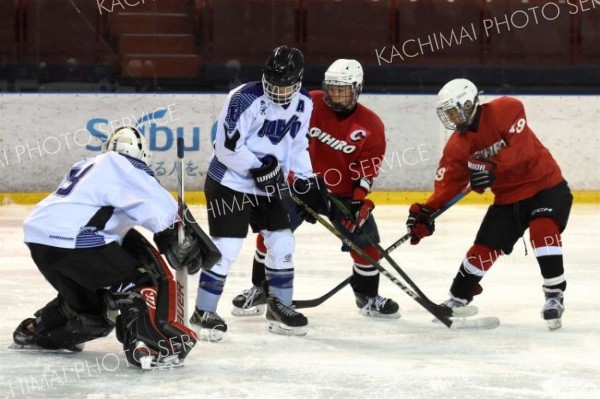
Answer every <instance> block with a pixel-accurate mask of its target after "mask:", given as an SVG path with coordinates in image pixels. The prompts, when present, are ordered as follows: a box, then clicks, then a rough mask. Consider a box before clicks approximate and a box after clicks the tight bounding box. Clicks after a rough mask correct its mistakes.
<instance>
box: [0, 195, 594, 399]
mask: <svg viewBox="0 0 600 399" xmlns="http://www.w3.org/2000/svg"><path fill="white" fill-rule="evenodd" d="M406 209H407V207H406V206H378V207H377V209H376V210H375V215H376V217H377V220H378V224H379V227H380V233H381V236H382V244H383V245H384V246H386V245H389V244H391V243H392V242H393V241H394V240H396V239H397V238H398V237H400V236H401V235H402V234H403V233H404V232H405V228H404V221H405V218H406ZM192 210H193V211H194V213H195V214H196V215H198V218H199V219H200V223H201V224H202V225H203V226H206V220H205V217H204V211H203V210H200V209H199V208H198V207H193V208H192ZM30 211H31V207H28V206H17V205H9V206H0V222H1V223H0V303H1V304H2V305H3V307H2V310H1V311H0V321H1V324H0V399H3V398H88V399H100V398H115V399H122V398H142V399H155V398H177V399H185V398H194V399H195V398H226V397H227V398H228V397H232V398H258V397H272V398H288V397H293V398H350V397H363V398H403V399H410V398H415V399H416V398H419V399H421V398H440V399H450V398H460V399H465V398H486V399H493V398H511V399H517V398H527V399H529V398H561V399H568V398H573V399H592V398H600V323H599V322H598V318H597V317H598V313H599V312H598V311H599V309H600V306H599V304H600V300H599V298H600V270H599V267H600V261H599V260H598V243H599V242H600V207H598V206H575V207H574V209H573V212H572V214H571V219H570V222H569V226H568V228H567V230H566V232H565V234H564V236H563V245H564V252H565V264H566V276H567V279H568V284H569V286H568V290H567V293H566V298H565V305H566V309H567V310H566V313H565V315H564V317H563V328H562V329H561V330H557V331H554V332H550V331H548V329H547V328H546V325H545V323H544V322H543V320H541V318H540V308H541V306H542V303H543V294H542V291H541V276H540V273H539V268H538V266H537V263H536V261H535V258H534V256H533V254H532V251H531V249H529V255H528V256H524V248H523V244H522V242H521V241H520V242H519V243H517V245H515V250H514V252H513V254H512V255H511V256H510V257H507V258H506V259H503V260H502V261H499V262H498V263H497V264H496V265H495V266H494V268H493V269H492V270H491V271H490V272H489V273H488V275H487V276H486V278H485V279H484V281H483V286H484V289H485V291H484V293H483V294H482V295H481V296H479V297H478V298H477V299H476V300H475V302H474V304H476V305H478V306H479V308H480V315H482V316H489V315H495V316H498V317H499V318H500V320H501V325H500V327H498V328H497V329H496V330H492V331H450V330H448V329H446V328H445V327H443V326H442V325H440V324H433V323H432V322H431V320H432V316H431V315H429V314H428V313H427V312H426V311H425V310H424V309H422V308H421V307H420V306H419V305H418V304H417V303H416V302H414V301H413V300H412V299H411V298H410V297H408V296H407V295H406V294H405V293H403V292H402V291H401V290H400V289H399V288H398V287H396V286H395V285H393V284H392V283H391V282H389V281H388V280H387V279H386V278H385V277H383V276H382V279H381V289H380V293H381V294H383V295H384V296H389V297H392V298H394V299H396V300H397V301H398V302H399V303H400V306H401V312H402V318H401V319H396V320H372V319H368V318H365V317H363V316H360V315H359V314H358V312H357V309H356V306H355V305H354V297H353V295H352V291H351V289H350V288H348V287H346V288H345V289H344V290H343V291H341V292H339V293H338V294H336V295H335V296H334V297H332V298H331V299H330V300H329V301H327V302H325V303H324V304H322V305H321V306H319V307H317V308H314V309H306V310H305V311H304V314H305V315H306V316H307V317H308V319H309V330H308V335H307V336H305V337H284V336H277V335H273V334H270V333H268V332H267V331H266V322H265V319H264V318H262V317H254V318H234V317H233V316H231V315H230V313H229V312H230V310H231V299H232V298H233V297H234V296H235V295H236V294H238V293H240V292H241V290H242V289H244V288H248V287H249V285H250V270H251V259H252V253H253V242H254V239H253V237H252V238H249V239H248V240H246V242H245V244H244V247H243V250H242V252H241V254H240V257H239V259H238V262H237V263H236V264H235V265H234V268H233V270H232V272H231V274H230V276H229V279H228V281H227V284H226V286H225V292H224V294H223V297H222V300H221V302H220V304H219V310H218V311H219V313H220V314H221V315H222V316H223V317H224V318H225V319H226V321H227V322H228V324H229V328H230V335H229V337H228V339H227V340H226V341H224V342H221V343H205V342H203V343H200V344H198V345H197V347H196V348H194V350H193V352H192V353H191V354H190V355H189V356H188V358H187V359H186V362H185V366H184V367H183V368H180V369H174V370H168V371H155V372H142V371H140V370H138V369H134V368H131V367H128V366H127V363H126V361H125V357H124V355H123V354H122V353H119V352H120V350H121V348H120V344H119V343H118V341H117V340H116V338H115V336H114V334H111V335H110V336H109V337H106V338H104V339H100V340H96V341H93V342H90V343H88V344H87V345H86V348H85V350H84V352H82V353H79V354H60V355H57V354H47V353H46V354H40V353H32V352H23V351H14V350H9V349H7V347H8V345H9V344H10V343H11V342H12V332H13V330H14V328H15V327H16V325H17V324H18V323H19V322H20V321H21V320H22V319H24V318H26V317H30V316H31V315H32V314H33V312H34V311H35V310H37V309H38V308H40V307H41V306H43V305H44V304H45V303H46V302H47V301H48V300H50V299H51V298H52V297H53V296H54V292H53V289H52V288H51V287H50V285H49V284H48V283H46V282H45V280H44V279H43V277H42V275H41V274H40V273H39V272H38V271H37V269H36V267H35V265H34V264H33V262H32V261H31V259H30V258H29V256H28V251H27V248H26V247H25V246H24V245H23V243H22V239H23V234H22V229H21V223H22V220H23V219H24V218H25V217H26V216H27V215H28V213H29V212H30ZM484 212H485V207H482V206H456V207H455V208H453V209H452V210H450V211H449V212H448V213H447V214H445V215H443V216H442V217H441V218H440V220H439V221H438V224H437V231H436V233H435V235H434V236H433V237H430V238H427V239H425V240H424V241H423V242H422V243H421V244H420V245H418V246H416V247H411V246H410V245H408V244H405V245H403V246H401V247H400V248H398V249H396V250H395V251H394V252H393V257H394V258H395V259H396V261H397V262H398V263H399V264H400V265H401V267H403V269H404V270H405V271H406V272H407V273H408V274H409V276H411V277H412V278H413V280H414V281H415V282H416V283H417V284H418V285H419V286H420V288H421V289H422V290H423V291H424V292H425V293H427V294H428V295H429V297H430V298H431V299H433V300H434V301H436V302H440V301H442V300H444V299H446V293H447V290H448V287H449V285H450V283H451V281H452V278H453V277H454V274H455V273H456V270H457V268H458V265H459V263H460V261H461V259H462V257H463V256H464V253H465V251H466V250H467V249H468V248H469V246H470V245H471V243H472V241H473V238H474V235H475V232H476V230H477V228H478V226H479V222H480V220H481V218H482V216H483V214H484ZM339 247H340V245H339V243H338V242H337V241H336V239H335V237H333V236H332V235H331V234H330V233H329V232H328V231H327V230H325V229H324V228H323V227H322V226H319V225H308V224H306V225H304V226H302V227H301V228H300V229H299V231H298V233H297V253H296V257H295V260H296V279H295V298H296V299H308V298H314V297H318V296H320V295H322V294H323V293H325V292H326V291H328V290H329V289H330V288H332V287H333V286H335V285H336V284H338V283H339V282H340V281H342V280H343V279H344V278H345V277H347V276H348V275H349V274H350V272H351V267H350V264H351V262H350V260H349V259H350V258H349V256H348V255H346V254H341V253H340V252H339ZM528 247H529V245H528ZM82 267H85V265H82ZM196 285H197V276H193V277H191V278H190V289H189V291H188V293H189V295H190V306H193V303H194V301H195V297H196V292H195V288H196Z"/></svg>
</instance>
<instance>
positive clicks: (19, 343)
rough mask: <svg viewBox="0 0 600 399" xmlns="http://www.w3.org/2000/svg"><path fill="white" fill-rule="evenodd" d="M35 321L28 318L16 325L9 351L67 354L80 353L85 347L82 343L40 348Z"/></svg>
mask: <svg viewBox="0 0 600 399" xmlns="http://www.w3.org/2000/svg"><path fill="white" fill-rule="evenodd" d="M34 328H35V319H33V318H28V319H25V320H23V321H22V322H21V324H19V325H18V327H17V328H16V330H15V331H14V332H13V341H14V342H13V343H12V344H11V345H9V346H8V348H9V349H20V350H28V351H35V352H52V353H69V352H81V351H82V350H83V348H84V347H85V344H84V343H81V344H77V345H73V346H69V347H68V348H66V347H60V346H52V347H50V346H48V347H46V346H41V345H40V343H39V340H38V339H37V336H36V334H35V332H34Z"/></svg>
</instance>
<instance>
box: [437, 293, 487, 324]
mask: <svg viewBox="0 0 600 399" xmlns="http://www.w3.org/2000/svg"><path fill="white" fill-rule="evenodd" d="M440 306H444V307H446V308H448V309H450V311H451V314H449V316H450V317H470V316H475V315H476V314H477V313H479V308H477V306H473V305H468V302H467V301H466V300H464V299H460V298H455V297H452V296H451V297H450V298H449V299H448V300H446V301H444V302H442V303H441V304H440ZM436 320H437V319H436Z"/></svg>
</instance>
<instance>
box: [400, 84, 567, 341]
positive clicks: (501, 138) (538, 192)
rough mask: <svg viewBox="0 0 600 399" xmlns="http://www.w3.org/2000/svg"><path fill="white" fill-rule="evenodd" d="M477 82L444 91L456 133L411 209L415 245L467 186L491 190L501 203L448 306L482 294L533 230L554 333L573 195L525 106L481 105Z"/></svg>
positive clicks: (445, 115)
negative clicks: (489, 276)
mask: <svg viewBox="0 0 600 399" xmlns="http://www.w3.org/2000/svg"><path fill="white" fill-rule="evenodd" d="M478 94H479V93H478V91H477V88H476V87H475V85H474V84H473V83H472V82H470V81H468V80H466V79H455V80H452V81H450V82H448V83H447V84H446V85H445V86H444V87H443V88H442V89H441V90H440V92H439V94H438V103H437V113H438V116H439V118H440V119H441V121H442V123H443V124H444V126H445V127H446V128H447V129H449V130H453V131H454V133H453V134H452V135H451V136H450V139H449V140H448V142H447V143H446V146H445V147H444V151H443V154H442V158H441V160H440V163H439V167H438V169H437V172H436V176H435V183H434V192H433V194H432V195H431V197H429V199H428V200H427V201H426V202H425V203H424V204H412V205H411V207H410V210H409V217H408V220H407V221H406V225H407V227H408V229H409V232H410V233H411V234H412V238H411V243H412V244H418V243H419V241H420V240H421V239H422V238H423V237H426V236H429V235H431V234H432V233H433V232H434V229H435V225H434V222H433V220H432V219H431V218H430V215H431V214H432V213H433V212H435V210H437V209H439V208H440V207H442V206H443V204H444V203H446V202H447V201H449V200H450V199H452V198H453V197H454V196H455V195H457V194H458V193H459V192H460V191H462V190H463V189H464V188H465V187H466V186H467V184H469V183H470V184H471V188H472V189H473V190H475V191H477V192H479V193H483V191H484V190H485V189H486V188H488V187H489V188H491V190H492V193H493V194H494V203H493V205H491V206H490V207H489V208H488V211H487V213H486V215H485V217H484V219H483V221H482V223H481V226H480V228H479V231H478V233H477V236H476V238H475V243H474V245H473V246H472V247H471V248H470V249H469V250H468V251H467V255H466V257H465V259H464V260H463V262H462V264H461V266H460V269H459V271H458V273H457V274H456V277H455V278H454V281H453V283H452V286H451V287H450V299H449V300H447V301H446V302H444V304H445V305H446V306H449V307H459V306H464V305H466V304H468V303H469V302H471V301H472V300H473V296H474V295H478V294H479V293H481V291H482V289H481V286H480V285H479V282H480V280H481V279H482V278H483V276H484V275H485V273H486V272H487V271H488V270H489V269H490V267H491V266H492V265H493V263H494V262H495V261H496V259H498V257H499V256H500V255H503V254H510V253H511V252H512V249H513V245H514V244H515V243H516V242H517V241H518V239H519V238H520V237H522V236H523V233H524V232H525V230H526V229H527V228H529V235H530V241H531V245H532V247H533V249H534V252H535V256H536V259H537V261H538V264H539V266H540V270H541V273H542V276H543V286H542V288H543V291H544V294H545V297H546V302H545V304H544V307H543V309H542V317H543V318H544V319H545V320H547V322H548V326H549V328H550V329H551V330H552V329H556V328H559V327H560V326H561V316H562V313H563V311H564V304H563V292H564V291H565V289H566V287H567V282H566V280H565V276H564V268H563V257H562V241H561V233H562V232H563V230H564V229H565V227H566V225H567V221H568V218H569V213H570V210H571V204H572V202H573V196H572V195H571V191H570V189H569V187H568V185H567V182H566V181H565V179H564V178H563V176H562V174H561V171H560V168H559V167H558V165H557V163H556V161H555V160H554V158H553V157H552V155H551V154H550V151H548V149H547V148H546V147H544V146H543V145H542V143H541V142H540V141H539V140H538V138H537V137H536V135H535V134H534V133H533V131H532V130H531V129H530V128H529V125H528V124H527V118H526V116H525V109H524V108H523V104H522V103H521V102H520V101H519V100H517V99H514V98H510V97H500V98H498V99H496V100H493V101H491V102H489V103H486V104H479V100H478Z"/></svg>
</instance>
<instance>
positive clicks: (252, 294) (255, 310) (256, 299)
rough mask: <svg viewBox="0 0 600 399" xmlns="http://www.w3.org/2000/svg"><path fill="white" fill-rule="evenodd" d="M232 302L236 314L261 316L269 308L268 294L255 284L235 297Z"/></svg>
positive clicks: (233, 312)
mask: <svg viewBox="0 0 600 399" xmlns="http://www.w3.org/2000/svg"><path fill="white" fill-rule="evenodd" d="M232 303H233V309H231V314H232V315H234V316H260V315H262V314H264V313H265V310H266V308H267V296H266V295H265V291H264V290H263V289H262V288H260V287H257V286H255V285H254V286H252V288H250V289H248V290H244V291H243V292H242V293H241V294H240V295H238V296H236V297H235V298H233V301H232Z"/></svg>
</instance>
